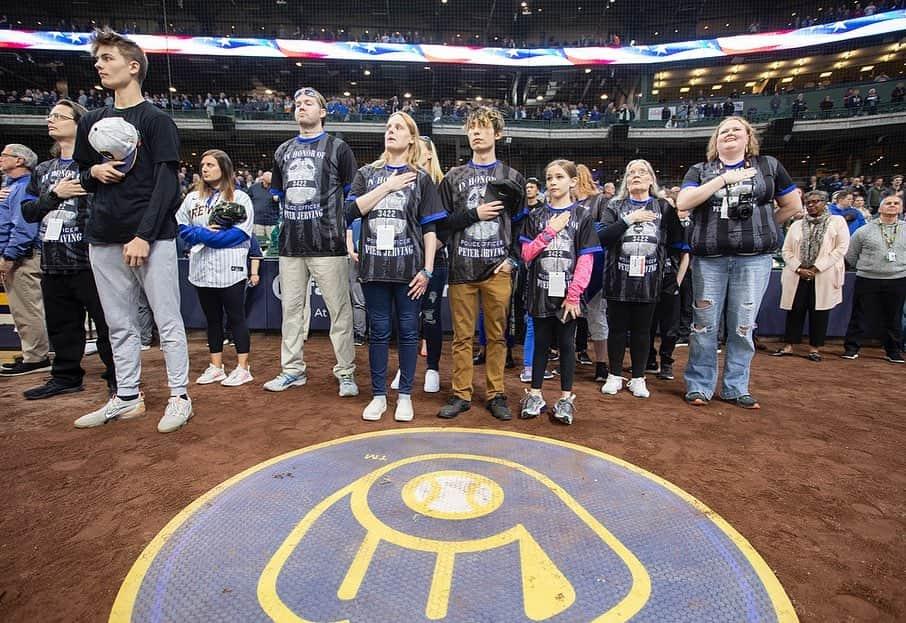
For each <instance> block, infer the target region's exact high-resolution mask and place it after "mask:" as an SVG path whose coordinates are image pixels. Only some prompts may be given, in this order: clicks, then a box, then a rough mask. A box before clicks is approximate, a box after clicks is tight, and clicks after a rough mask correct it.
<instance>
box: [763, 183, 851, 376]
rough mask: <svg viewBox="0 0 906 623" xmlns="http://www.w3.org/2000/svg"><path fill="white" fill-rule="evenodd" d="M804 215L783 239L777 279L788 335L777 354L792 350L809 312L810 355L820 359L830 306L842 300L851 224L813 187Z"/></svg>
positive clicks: (780, 354)
mask: <svg viewBox="0 0 906 623" xmlns="http://www.w3.org/2000/svg"><path fill="white" fill-rule="evenodd" d="M805 211H806V216H805V217H804V218H802V219H799V220H798V221H796V222H795V223H793V225H792V226H791V227H790V230H789V232H787V235H786V240H784V243H783V259H784V261H785V262H786V267H784V269H783V274H782V275H781V277H780V283H781V285H782V287H783V291H782V294H781V296H780V308H781V309H786V310H789V311H788V312H787V315H786V335H785V336H784V341H785V342H786V344H784V346H783V348H781V349H779V350H777V351H776V352H774V355H775V356H777V357H780V356H783V355H791V354H793V345H794V344H799V343H800V342H801V341H802V326H803V323H804V322H805V318H806V316H808V325H809V332H808V341H809V344H810V345H811V350H810V351H809V354H808V358H809V359H811V360H812V361H821V352H820V351H819V349H820V348H821V347H822V346H824V337H825V335H827V321H828V317H829V316H830V310H831V309H833V308H834V307H836V306H837V305H839V304H840V302H841V301H842V300H843V281H844V266H843V258H844V256H845V255H846V250H847V249H848V248H849V228H848V227H847V225H846V220H845V219H844V218H843V217H842V216H833V215H831V214H830V212H828V210H827V193H825V192H823V191H820V190H813V191H811V192H810V193H808V194H807V195H806V196H805Z"/></svg>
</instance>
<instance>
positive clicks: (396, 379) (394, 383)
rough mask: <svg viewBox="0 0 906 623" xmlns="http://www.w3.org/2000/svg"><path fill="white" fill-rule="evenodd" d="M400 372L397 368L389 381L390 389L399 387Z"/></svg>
mask: <svg viewBox="0 0 906 623" xmlns="http://www.w3.org/2000/svg"><path fill="white" fill-rule="evenodd" d="M400 374H401V372H400V371H399V370H397V371H396V376H395V377H393V380H392V381H390V389H399V388H400Z"/></svg>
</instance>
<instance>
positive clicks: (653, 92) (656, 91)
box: [651, 89, 660, 95]
mask: <svg viewBox="0 0 906 623" xmlns="http://www.w3.org/2000/svg"><path fill="white" fill-rule="evenodd" d="M658 93H660V91H659V90H657V89H652V90H651V94H652V95H657V94H658Z"/></svg>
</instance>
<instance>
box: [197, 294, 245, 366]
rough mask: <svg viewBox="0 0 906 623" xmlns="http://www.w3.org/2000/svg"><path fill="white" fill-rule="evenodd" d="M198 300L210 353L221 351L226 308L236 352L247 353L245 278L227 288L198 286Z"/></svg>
mask: <svg viewBox="0 0 906 623" xmlns="http://www.w3.org/2000/svg"><path fill="white" fill-rule="evenodd" d="M195 290H196V291H197V292H198V301H199V302H200V303H201V311H203V312H204V317H205V319H206V320H207V322H208V349H209V350H210V352H212V353H222V352H223V310H224V309H226V314H227V318H229V321H230V329H231V331H232V332H233V341H234V342H235V343H236V352H237V353H239V354H240V355H245V354H248V352H249V346H250V339H249V327H248V324H247V323H246V321H245V280H244V279H243V280H242V281H240V282H239V283H235V284H233V285H231V286H229V287H227V288H199V287H198V286H196V287H195Z"/></svg>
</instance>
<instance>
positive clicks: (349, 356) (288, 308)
mask: <svg viewBox="0 0 906 623" xmlns="http://www.w3.org/2000/svg"><path fill="white" fill-rule="evenodd" d="M295 106H296V110H295V116H296V122H297V123H298V124H299V135H298V136H295V137H293V138H291V139H289V140H288V141H286V142H285V143H283V144H282V145H280V147H278V148H277V152H276V154H275V155H274V160H275V162H274V171H273V177H272V179H271V192H272V193H274V194H275V195H277V196H278V197H280V198H281V199H282V201H283V215H282V219H281V225H280V291H281V297H282V298H281V302H282V306H283V326H282V333H283V345H282V348H281V357H280V364H281V365H280V373H279V374H278V375H277V376H276V378H274V379H272V380H270V381H268V382H267V383H265V384H264V389H266V390H268V391H272V392H282V391H285V390H287V389H289V388H291V387H299V386H302V385H305V383H306V382H307V381H308V377H307V376H306V373H305V360H304V358H303V345H304V334H305V332H306V323H305V321H304V318H305V313H306V312H305V310H306V308H307V307H308V305H309V288H308V283H309V278H311V277H313V278H314V279H315V281H317V283H318V288H319V289H320V290H321V294H322V295H323V297H324V304H325V305H326V306H327V312H328V313H329V314H330V341H331V343H332V344H333V351H334V354H335V355H336V358H337V363H336V365H335V366H334V367H333V374H334V376H336V377H337V379H338V380H339V382H340V392H339V394H340V396H357V395H358V393H359V388H358V386H357V385H356V383H355V377H354V373H355V344H354V343H353V330H352V325H353V322H352V303H351V302H350V299H349V265H348V262H347V260H346V255H347V250H346V216H345V213H344V206H345V197H346V193H347V192H349V189H350V187H351V185H352V180H353V179H354V178H355V174H356V171H357V167H356V162H355V156H353V154H352V150H351V149H350V148H349V145H347V144H346V143H344V142H343V141H342V140H340V139H339V138H336V137H334V136H331V135H329V134H328V133H327V132H325V131H324V118H325V117H326V116H327V102H326V100H325V99H324V96H323V95H321V94H320V93H318V92H317V91H316V90H315V89H312V88H309V87H304V88H301V89H299V90H298V91H296V94H295Z"/></svg>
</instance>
